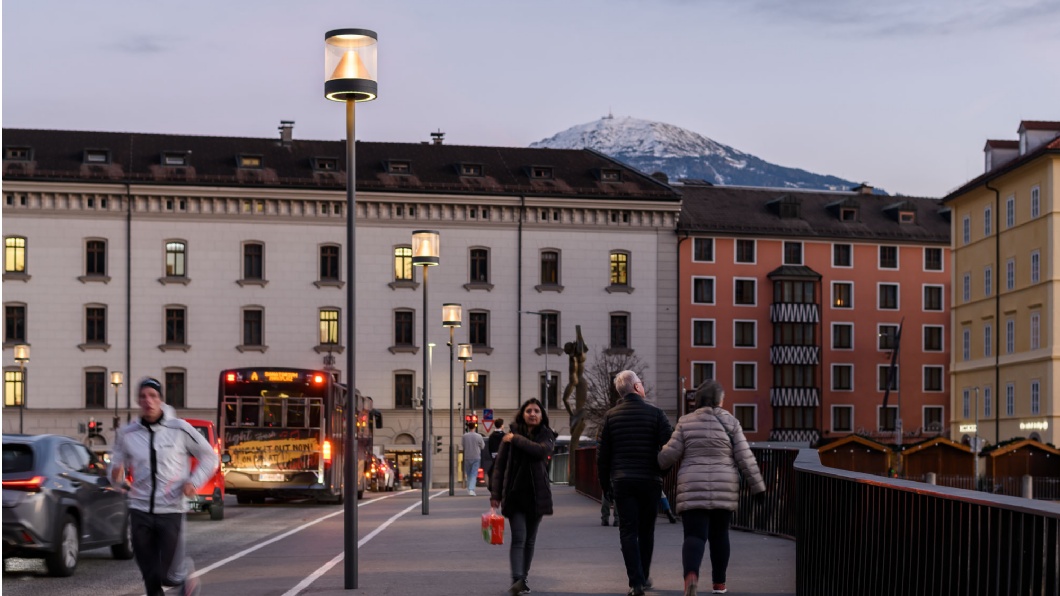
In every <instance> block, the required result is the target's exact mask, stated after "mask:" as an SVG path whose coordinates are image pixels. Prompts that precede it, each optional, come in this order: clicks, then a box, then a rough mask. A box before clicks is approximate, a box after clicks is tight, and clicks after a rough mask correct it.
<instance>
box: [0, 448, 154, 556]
mask: <svg viewBox="0 0 1060 596" xmlns="http://www.w3.org/2000/svg"><path fill="white" fill-rule="evenodd" d="M3 453H4V460H3V475H4V479H3V487H4V492H3V498H4V518H3V523H4V551H3V553H4V559H7V558H9V557H25V558H35V559H41V558H42V559H44V563H45V566H46V567H47V569H48V573H50V574H51V575H55V576H68V575H72V574H73V573H74V570H75V569H76V568H77V562H78V560H79V559H80V556H81V551H82V550H91V549H95V548H102V547H104V546H109V547H110V550H111V554H113V555H114V558H116V559H131V558H132V556H133V550H132V532H131V530H130V528H129V505H128V502H127V501H126V498H125V494H124V493H123V492H122V491H121V490H120V489H118V488H116V487H113V486H111V484H110V480H109V479H108V478H107V467H106V465H105V464H104V463H103V462H102V461H101V460H100V459H99V458H98V457H96V455H95V454H94V453H92V452H91V451H89V449H88V448H87V447H85V446H84V445H82V444H81V443H79V442H77V441H75V440H74V439H71V438H69V437H61V436H58V435H3Z"/></svg>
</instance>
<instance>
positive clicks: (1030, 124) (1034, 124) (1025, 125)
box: [1018, 120, 1060, 130]
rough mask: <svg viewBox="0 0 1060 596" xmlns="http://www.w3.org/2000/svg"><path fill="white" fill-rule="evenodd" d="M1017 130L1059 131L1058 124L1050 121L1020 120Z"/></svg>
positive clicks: (1059, 124) (1059, 123)
mask: <svg viewBox="0 0 1060 596" xmlns="http://www.w3.org/2000/svg"><path fill="white" fill-rule="evenodd" d="M1018 130H1060V122H1054V121H1051V120H1021V121H1020V127H1019V129H1018Z"/></svg>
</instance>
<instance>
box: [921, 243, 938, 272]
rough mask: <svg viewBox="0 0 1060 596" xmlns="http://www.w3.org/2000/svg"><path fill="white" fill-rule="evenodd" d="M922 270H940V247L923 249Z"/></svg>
mask: <svg viewBox="0 0 1060 596" xmlns="http://www.w3.org/2000/svg"><path fill="white" fill-rule="evenodd" d="M924 271H942V249H941V248H925V249H924Z"/></svg>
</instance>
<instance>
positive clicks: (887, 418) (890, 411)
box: [877, 406, 898, 431]
mask: <svg viewBox="0 0 1060 596" xmlns="http://www.w3.org/2000/svg"><path fill="white" fill-rule="evenodd" d="M877 413H878V414H877V415H878V416H879V417H880V420H879V425H880V426H879V430H881V431H893V430H895V429H896V428H898V407H897V406H886V407H884V406H880V407H879V408H878V410H877Z"/></svg>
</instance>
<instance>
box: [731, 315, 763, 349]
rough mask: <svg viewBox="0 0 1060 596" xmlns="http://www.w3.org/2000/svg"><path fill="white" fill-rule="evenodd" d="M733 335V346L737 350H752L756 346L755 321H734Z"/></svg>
mask: <svg viewBox="0 0 1060 596" xmlns="http://www.w3.org/2000/svg"><path fill="white" fill-rule="evenodd" d="M734 326H735V329H734V333H733V341H732V343H733V345H734V346H736V347H737V348H753V347H755V346H756V345H758V340H757V335H758V334H757V330H756V326H757V323H756V322H755V321H736V322H735V323H734Z"/></svg>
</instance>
